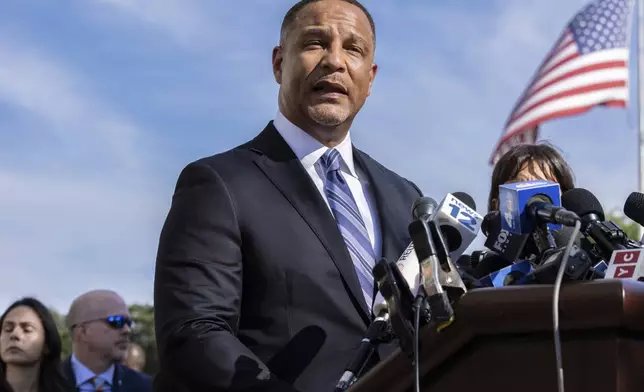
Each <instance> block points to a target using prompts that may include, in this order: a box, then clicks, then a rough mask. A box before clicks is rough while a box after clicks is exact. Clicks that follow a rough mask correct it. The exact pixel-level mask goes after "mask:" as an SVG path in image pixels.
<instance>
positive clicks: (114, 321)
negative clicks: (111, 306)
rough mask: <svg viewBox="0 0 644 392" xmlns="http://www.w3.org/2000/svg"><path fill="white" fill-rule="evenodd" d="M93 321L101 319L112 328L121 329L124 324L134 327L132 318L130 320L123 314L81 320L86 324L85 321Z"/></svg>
mask: <svg viewBox="0 0 644 392" xmlns="http://www.w3.org/2000/svg"><path fill="white" fill-rule="evenodd" d="M95 321H103V322H104V323H105V324H107V325H109V326H110V327H112V328H114V329H121V328H123V327H125V326H126V325H127V326H128V327H130V328H134V320H132V319H131V318H130V317H128V316H123V315H120V314H119V315H113V316H107V317H103V318H99V319H93V320H87V321H85V322H82V323H81V324H87V323H92V322H95ZM78 325H79V324H76V325H73V326H72V328H73V327H76V326H78Z"/></svg>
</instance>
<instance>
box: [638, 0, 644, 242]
mask: <svg viewBox="0 0 644 392" xmlns="http://www.w3.org/2000/svg"><path fill="white" fill-rule="evenodd" d="M643 21H644V0H637V92H638V99H637V123H638V132H637V134H638V143H637V145H638V146H639V151H638V153H639V154H638V157H637V164H638V176H637V179H638V182H637V188H638V189H639V191H640V192H642V193H644V115H642V109H644V105H643V104H642V102H644V85H643V83H642V78H643V77H644V23H643ZM639 234H640V238H638V239H637V240H639V239H641V238H642V236H644V227H642V226H639Z"/></svg>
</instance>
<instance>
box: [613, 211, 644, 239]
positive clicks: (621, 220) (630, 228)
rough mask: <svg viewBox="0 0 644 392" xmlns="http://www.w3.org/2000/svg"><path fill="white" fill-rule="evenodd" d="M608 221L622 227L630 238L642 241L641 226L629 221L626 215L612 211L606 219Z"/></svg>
mask: <svg viewBox="0 0 644 392" xmlns="http://www.w3.org/2000/svg"><path fill="white" fill-rule="evenodd" d="M606 219H607V220H609V221H612V222H614V223H615V224H616V225H617V226H619V227H621V228H622V230H624V232H625V233H626V235H627V236H628V238H630V239H632V240H635V241H639V240H640V225H638V224H637V223H635V222H633V221H632V220H630V219H628V218H627V217H626V216H624V214H622V213H620V212H619V211H612V212H611V213H610V214H608V216H607V217H606Z"/></svg>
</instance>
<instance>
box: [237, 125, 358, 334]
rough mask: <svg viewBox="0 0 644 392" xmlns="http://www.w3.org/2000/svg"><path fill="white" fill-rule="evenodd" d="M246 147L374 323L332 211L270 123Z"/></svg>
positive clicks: (356, 301)
mask: <svg viewBox="0 0 644 392" xmlns="http://www.w3.org/2000/svg"><path fill="white" fill-rule="evenodd" d="M246 147H248V148H250V149H251V150H252V151H254V152H256V153H258V154H259V156H258V157H257V159H256V160H255V163H256V165H257V166H258V167H259V169H260V170H261V171H262V172H264V174H265V175H266V176H267V177H268V178H269V179H270V181H271V182H272V183H273V184H274V185H275V186H276V187H277V188H278V189H279V190H280V192H281V193H282V194H283V195H284V197H285V198H286V199H287V200H288V201H289V202H290V203H291V205H292V206H293V208H295V209H296V210H297V212H298V213H299V214H300V216H301V217H302V219H304V221H306V223H307V224H308V225H309V226H310V227H311V230H313V232H314V233H315V235H316V236H317V237H318V239H319V240H320V242H321V243H322V244H323V245H324V247H325V248H326V250H327V252H328V253H329V256H330V257H331V259H332V260H333V263H334V264H335V266H336V267H337V269H338V271H339V272H340V275H341V276H342V280H343V282H344V284H345V287H346V288H347V290H348V291H349V293H351V297H352V298H351V299H352V301H353V303H354V305H355V307H356V308H357V309H358V310H359V312H360V315H361V316H362V318H363V319H364V321H365V322H366V323H369V322H370V320H371V317H370V312H369V311H368V309H367V307H366V305H365V303H364V300H363V298H364V297H363V295H362V290H361V289H360V283H359V281H358V277H357V275H356V272H355V268H354V266H353V261H352V260H351V256H350V255H349V252H348V250H347V248H346V245H345V243H344V240H343V238H342V235H341V234H340V231H339V230H338V227H337V223H336V221H335V218H334V217H333V214H332V213H331V211H329V208H328V207H327V205H326V203H325V202H324V199H323V198H322V196H321V195H320V192H319V191H318V189H317V188H316V187H315V184H314V183H313V181H312V180H311V177H310V176H309V174H308V173H307V172H306V170H304V167H303V166H302V164H301V163H300V161H299V160H298V159H297V157H296V156H295V153H294V152H293V151H292V150H291V148H290V147H289V146H288V144H287V143H286V141H285V140H284V139H283V138H282V136H281V135H280V134H279V133H278V132H277V130H276V129H275V127H274V126H273V123H272V122H270V123H269V124H268V125H267V126H266V128H265V129H264V131H262V133H260V134H259V135H258V136H257V137H256V138H255V139H254V140H252V141H251V142H249V143H248V144H247V145H246Z"/></svg>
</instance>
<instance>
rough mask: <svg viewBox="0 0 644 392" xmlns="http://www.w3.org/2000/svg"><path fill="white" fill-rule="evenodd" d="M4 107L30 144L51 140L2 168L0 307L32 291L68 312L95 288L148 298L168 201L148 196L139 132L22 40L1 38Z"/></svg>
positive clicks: (62, 67) (74, 75)
mask: <svg viewBox="0 0 644 392" xmlns="http://www.w3.org/2000/svg"><path fill="white" fill-rule="evenodd" d="M0 105H3V106H6V108H8V109H10V113H12V114H15V115H17V116H18V117H19V120H17V123H18V124H19V126H17V128H16V129H17V131H18V132H20V131H24V132H30V134H32V136H31V137H30V138H31V139H32V142H31V143H33V145H35V146H36V145H38V143H39V142H40V140H41V138H43V136H45V135H47V136H48V138H47V139H46V140H54V142H53V143H52V144H51V145H49V146H48V147H49V148H48V149H44V151H46V154H47V155H45V156H38V155H39V154H40V153H42V151H43V149H40V150H38V153H35V152H31V151H30V150H31V149H30V148H29V146H25V147H26V148H23V149H22V150H21V151H22V154H20V155H19V160H18V161H11V162H9V161H6V163H5V164H4V166H0V184H2V187H1V188H2V191H1V192H0V259H1V260H2V261H3V263H5V264H4V265H7V266H9V267H10V269H9V270H5V272H4V273H3V278H4V279H3V281H2V284H0V305H1V304H2V303H6V304H8V303H9V302H10V301H12V300H14V299H16V298H17V297H19V296H22V295H29V294H35V295H37V296H39V297H40V298H41V299H43V300H44V301H45V302H47V303H48V304H50V305H53V306H55V307H56V308H58V309H60V310H64V309H65V308H66V307H67V306H68V304H69V301H71V299H73V297H74V296H76V295H77V294H79V293H80V292H82V291H86V290H89V289H93V288H96V287H105V288H114V289H117V290H119V291H120V292H121V293H122V294H123V295H124V296H125V297H126V298H128V300H131V301H150V300H151V298H152V288H151V281H152V274H153V265H154V256H155V250H156V240H157V238H156V236H157V235H158V232H159V230H160V227H161V224H162V221H163V217H164V213H165V210H166V208H167V207H166V205H167V204H168V203H169V196H168V198H167V203H164V201H165V200H163V199H161V200H160V199H159V198H158V197H156V198H155V197H152V190H153V189H152V188H153V185H152V184H153V183H154V181H153V180H151V179H150V178H148V177H147V175H148V174H149V170H148V168H147V167H146V161H145V157H149V156H150V154H151V153H150V152H146V153H145V154H144V153H143V152H142V151H141V149H140V146H139V145H138V142H139V141H140V138H141V135H142V131H141V130H140V129H139V128H138V127H137V126H136V124H134V123H133V122H131V121H129V120H127V119H126V116H124V115H122V114H121V113H119V112H118V111H116V110H114V109H113V108H112V107H110V105H107V104H105V103H103V102H101V100H100V99H99V98H98V97H97V96H96V95H94V94H92V91H91V88H90V86H89V84H87V82H86V81H85V80H84V79H83V78H82V77H81V76H80V75H79V74H78V73H76V72H74V71H73V70H72V69H71V68H69V67H67V66H65V65H64V64H63V63H62V62H60V61H57V60H55V59H54V58H52V56H51V55H47V54H45V53H44V52H42V51H40V50H38V49H37V48H35V47H33V46H31V45H29V44H28V43H26V42H24V41H21V40H15V39H12V40H11V41H10V40H8V39H3V40H0ZM11 110H13V111H11ZM5 135H6V136H5V137H6V138H7V140H10V139H11V138H12V137H14V136H15V135H14V134H5ZM51 136H53V137H51ZM31 143H30V144H31ZM148 147H149V148H151V147H152V146H151V145H149V146H148ZM34 162H38V164H35V163H34ZM90 167H91V169H88V168H90Z"/></svg>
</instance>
